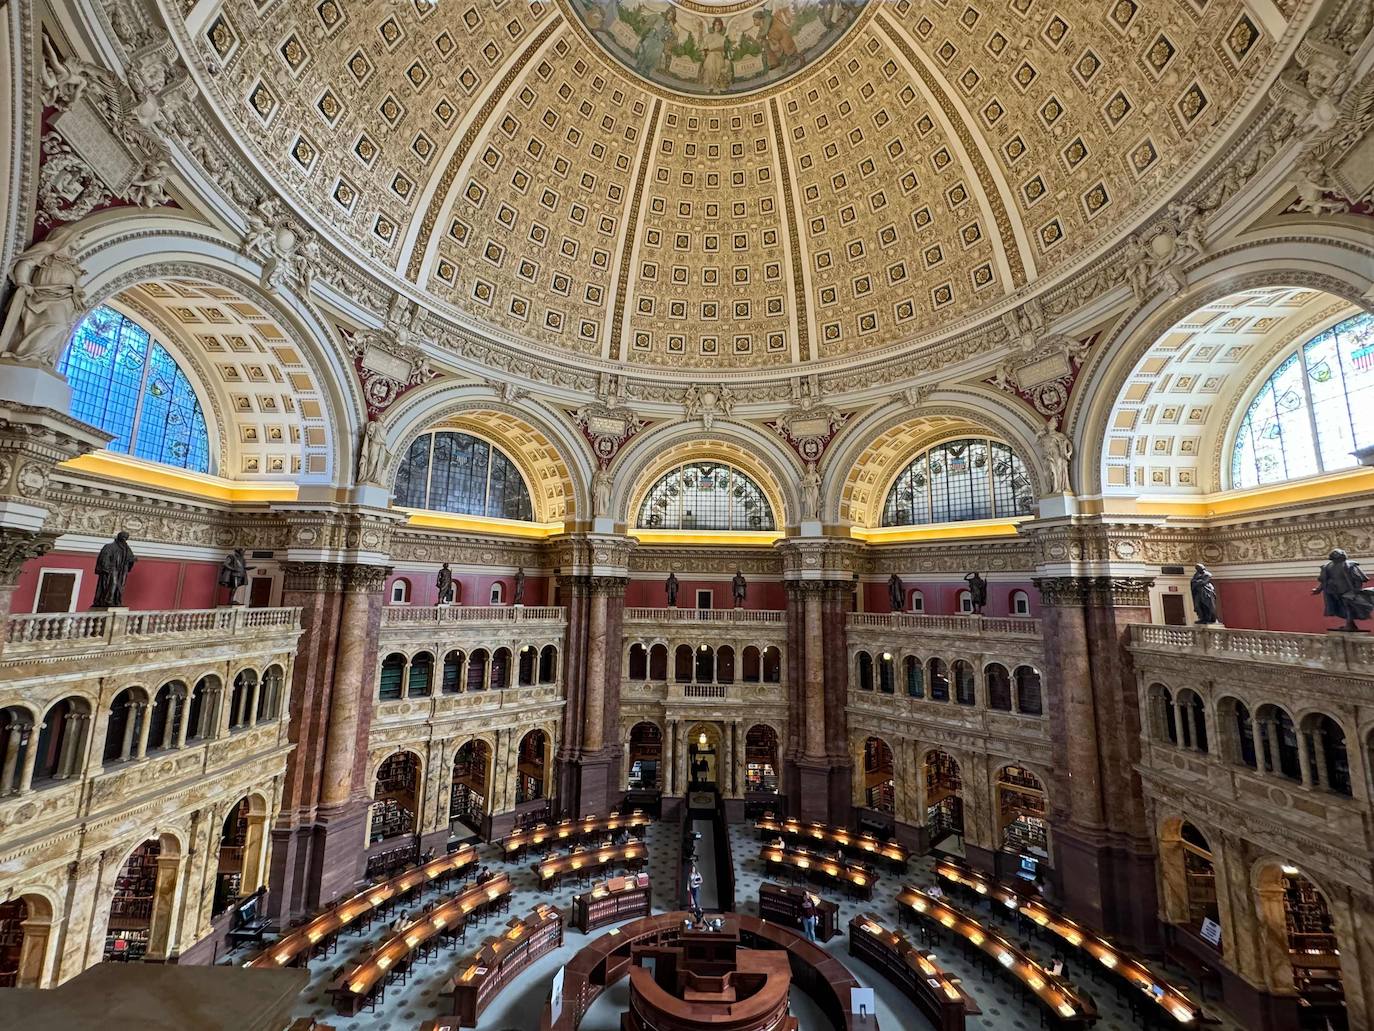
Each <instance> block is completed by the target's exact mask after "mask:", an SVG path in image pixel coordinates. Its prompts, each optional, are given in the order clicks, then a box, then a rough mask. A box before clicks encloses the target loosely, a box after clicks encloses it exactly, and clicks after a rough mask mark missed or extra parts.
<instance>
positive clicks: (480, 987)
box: [453, 902, 563, 1027]
mask: <svg viewBox="0 0 1374 1031" xmlns="http://www.w3.org/2000/svg"><path fill="white" fill-rule="evenodd" d="M562 944H563V914H562V913H560V912H559V911H558V910H557V909H555V908H554V907H553V906H550V905H548V904H547V903H543V902H541V903H540V904H539V905H537V906H535V907H534V909H533V910H532V911H531V912H530V914H529V915H528V916H526V917H525V918H524V919H522V920H514V919H513V920H511V922H510V925H509V926H508V927H507V928H506V929H505V930H504V931H502V932H501V933H500V934H498V935H493V936H492V937H490V938H488V939H487V940H486V941H484V942H483V943H482V947H481V948H480V949H478V950H477V951H476V952H474V953H473V954H472V955H471V956H470V957H469V958H468V959H467V960H466V962H464V963H463V964H462V970H461V972H460V973H459V974H458V976H457V977H455V978H454V979H453V1012H454V1015H455V1016H457V1018H458V1025H459V1026H460V1027H476V1026H477V1018H478V1017H480V1016H481V1014H482V1011H483V1010H484V1009H486V1008H487V1004H488V1003H490V1002H491V1000H492V999H493V998H495V996H496V993H497V992H499V991H500V990H501V989H502V988H504V987H505V986H506V985H508V984H510V982H511V981H512V980H513V979H514V978H515V977H516V976H518V975H519V974H520V972H521V971H522V970H524V969H525V968H526V967H528V966H529V965H530V964H531V963H533V962H534V961H535V960H537V959H538V958H539V957H540V956H542V955H544V954H545V953H546V952H550V951H552V950H553V949H556V948H558V946H560V945H562Z"/></svg>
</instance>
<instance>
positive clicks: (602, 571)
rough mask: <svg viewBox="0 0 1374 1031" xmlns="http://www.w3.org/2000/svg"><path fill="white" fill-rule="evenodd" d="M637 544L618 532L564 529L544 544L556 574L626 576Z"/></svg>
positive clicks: (631, 538)
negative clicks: (587, 531)
mask: <svg viewBox="0 0 1374 1031" xmlns="http://www.w3.org/2000/svg"><path fill="white" fill-rule="evenodd" d="M637 547H639V541H637V540H636V539H635V538H633V537H630V536H627V535H625V534H620V533H564V534H559V535H558V536H556V537H550V538H549V539H548V541H547V542H546V544H545V548H546V549H547V554H548V557H549V560H550V564H551V565H552V566H553V567H554V568H555V569H556V570H557V572H558V574H559V576H577V575H582V576H610V577H628V576H629V575H630V554H631V552H633V551H634V550H635V548H637Z"/></svg>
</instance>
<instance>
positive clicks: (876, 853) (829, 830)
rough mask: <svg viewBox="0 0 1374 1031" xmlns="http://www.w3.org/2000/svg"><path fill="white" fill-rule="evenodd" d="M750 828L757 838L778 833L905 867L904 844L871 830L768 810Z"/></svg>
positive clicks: (772, 836) (906, 853) (907, 855)
mask: <svg viewBox="0 0 1374 1031" xmlns="http://www.w3.org/2000/svg"><path fill="white" fill-rule="evenodd" d="M754 829H755V830H757V831H758V832H759V840H760V841H766V840H768V839H769V838H776V837H779V836H781V837H783V838H786V839H787V840H790V841H801V842H805V843H807V844H808V845H816V844H820V845H829V846H831V847H833V848H839V849H843V850H844V851H846V852H848V853H849V854H850V855H855V856H859V857H861V858H865V859H883V860H886V861H887V862H889V863H891V864H892V865H893V866H895V867H898V868H899V869H902V870H905V869H906V865H907V861H908V860H909V859H910V858H911V853H910V852H909V851H908V850H907V848H906V846H904V845H901V844H899V843H898V842H895V841H882V840H880V839H878V838H875V837H874V836H873V835H872V834H858V833H855V832H854V831H851V830H846V829H845V828H844V827H832V826H830V825H828V824H824V823H803V822H802V821H801V820H796V819H791V818H789V819H785V820H780V819H778V818H777V817H775V816H773V815H772V814H771V813H768V814H765V815H764V817H763V819H761V820H759V821H757V822H756V823H755V824H754Z"/></svg>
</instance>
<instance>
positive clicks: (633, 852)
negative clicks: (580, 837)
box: [534, 841, 649, 891]
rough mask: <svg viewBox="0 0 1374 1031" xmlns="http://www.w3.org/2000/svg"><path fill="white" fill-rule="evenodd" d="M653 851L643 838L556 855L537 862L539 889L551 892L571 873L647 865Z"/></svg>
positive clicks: (535, 868)
mask: <svg viewBox="0 0 1374 1031" xmlns="http://www.w3.org/2000/svg"><path fill="white" fill-rule="evenodd" d="M648 854H649V849H648V847H647V846H646V845H645V844H644V842H642V841H627V842H626V843H625V844H623V845H606V846H604V847H602V848H589V849H584V850H583V851H581V852H569V853H568V854H567V855H565V856H554V857H553V858H552V859H546V860H544V861H543V862H542V863H536V864H535V865H534V872H535V874H536V875H537V876H538V877H539V888H540V890H541V891H547V890H548V889H549V888H552V887H554V886H555V885H556V884H558V882H559V881H561V880H562V879H563V878H564V877H566V876H567V875H568V874H571V873H575V874H582V873H591V872H592V871H593V870H604V869H605V868H606V867H608V866H624V867H626V868H627V869H628V868H630V867H634V866H639V865H641V864H643V862H644V859H645V857H646V856H648Z"/></svg>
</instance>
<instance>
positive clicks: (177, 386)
mask: <svg viewBox="0 0 1374 1031" xmlns="http://www.w3.org/2000/svg"><path fill="white" fill-rule="evenodd" d="M57 371H58V372H59V373H61V374H62V375H63V376H65V377H66V378H67V383H68V384H69V385H70V386H71V390H72V402H71V414H72V415H73V416H75V417H76V418H78V419H80V420H81V421H82V422H87V423H90V424H91V425H93V426H98V427H100V428H101V429H102V430H104V431H105V432H106V433H110V434H112V435H113V437H114V439H113V440H111V441H110V443H109V444H107V445H106V447H107V448H108V449H109V450H110V451H118V452H121V453H123V454H129V455H133V456H134V457H135V458H142V459H146V460H147V461H150V462H159V463H161V464H163V465H172V466H177V467H178V468H181V469H189V470H191V471H192V472H209V471H210V438H209V434H208V432H207V430H206V424H205V413H204V412H203V411H202V409H201V407H200V400H199V398H198V397H197V396H196V391H195V388H194V387H193V386H192V384H191V380H190V379H189V378H188V377H187V375H186V373H185V372H184V371H183V370H182V368H181V366H180V365H179V364H178V362H177V360H176V358H175V357H174V356H173V355H172V354H171V352H169V351H168V350H167V349H166V348H165V347H163V346H162V344H161V343H159V342H158V341H157V340H154V339H153V338H152V337H151V336H150V335H149V333H148V331H147V330H146V329H144V328H143V327H142V326H140V325H139V324H138V323H137V322H135V321H133V320H132V319H130V318H128V317H127V316H126V315H124V314H122V313H120V312H118V311H116V310H115V309H113V308H110V307H108V306H102V307H99V308H97V309H95V311H93V312H91V313H90V314H89V315H87V316H86V317H85V318H84V319H82V320H81V322H80V323H79V324H78V325H77V327H76V331H75V332H74V333H73V334H72V339H71V342H70V343H69V344H68V345H67V349H66V351H65V352H63V355H62V360H61V361H60V362H59V363H58V366H57Z"/></svg>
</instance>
